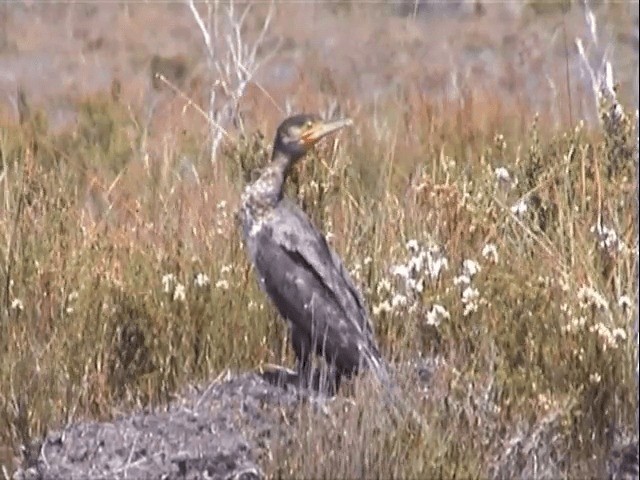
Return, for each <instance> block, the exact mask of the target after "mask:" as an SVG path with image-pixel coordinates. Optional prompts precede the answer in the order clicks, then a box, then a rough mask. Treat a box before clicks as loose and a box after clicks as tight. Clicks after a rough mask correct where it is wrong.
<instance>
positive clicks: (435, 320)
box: [427, 303, 451, 327]
mask: <svg viewBox="0 0 640 480" xmlns="http://www.w3.org/2000/svg"><path fill="white" fill-rule="evenodd" d="M449 318H451V315H449V312H448V311H447V309H446V308H444V307H443V306H442V305H438V304H437V303H436V304H434V305H433V307H431V310H429V312H428V313H427V325H433V326H434V327H437V326H438V325H440V323H441V322H442V321H443V320H449Z"/></svg>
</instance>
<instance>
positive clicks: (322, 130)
mask: <svg viewBox="0 0 640 480" xmlns="http://www.w3.org/2000/svg"><path fill="white" fill-rule="evenodd" d="M349 125H353V120H351V119H350V118H345V119H342V120H336V121H334V122H318V123H317V124H315V125H314V126H313V127H311V128H310V129H309V130H307V131H306V132H304V133H303V134H302V138H301V140H302V143H304V144H305V145H308V146H311V145H313V144H315V143H316V142H317V141H318V140H320V139H321V138H323V137H326V136H327V135H329V134H330V133H333V132H336V131H338V130H340V129H341V128H344V127H348V126H349Z"/></svg>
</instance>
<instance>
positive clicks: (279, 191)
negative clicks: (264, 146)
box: [250, 151, 295, 209]
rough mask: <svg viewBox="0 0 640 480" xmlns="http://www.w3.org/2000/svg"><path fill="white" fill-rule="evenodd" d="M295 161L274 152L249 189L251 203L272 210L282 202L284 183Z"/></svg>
mask: <svg viewBox="0 0 640 480" xmlns="http://www.w3.org/2000/svg"><path fill="white" fill-rule="evenodd" d="M294 161H295V159H293V158H291V157H290V156H287V155H285V154H283V153H280V152H278V151H275V152H274V153H273V156H272V158H271V162H269V164H268V165H267V166H266V167H265V168H264V170H263V171H262V173H261V175H260V177H259V178H258V180H257V181H256V182H255V183H254V184H253V185H252V186H251V187H250V190H251V193H252V196H253V202H255V203H257V204H260V205H261V207H262V208H264V209H270V208H274V207H275V206H276V205H277V204H278V203H279V202H280V200H282V196H283V190H284V182H285V181H286V180H287V176H288V175H289V172H290V171H291V167H292V165H293V163H294Z"/></svg>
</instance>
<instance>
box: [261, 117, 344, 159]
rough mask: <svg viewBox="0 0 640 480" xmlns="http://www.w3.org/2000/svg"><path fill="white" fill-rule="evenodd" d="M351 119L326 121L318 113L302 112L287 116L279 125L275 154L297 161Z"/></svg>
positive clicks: (274, 148)
mask: <svg viewBox="0 0 640 480" xmlns="http://www.w3.org/2000/svg"><path fill="white" fill-rule="evenodd" d="M352 123H353V122H352V121H351V119H348V118H347V119H343V120H334V121H324V120H322V119H321V118H320V117H319V116H318V115H313V114H309V115H308V114H300V115H294V116H293V117H289V118H287V119H286V120H285V121H283V122H282V123H281V124H280V126H279V127H278V131H277V133H276V139H275V143H274V147H273V150H274V155H275V154H284V155H285V156H286V157H287V158H289V159H290V160H291V161H293V162H295V161H296V160H298V159H300V158H301V157H302V156H303V155H304V154H305V153H307V152H308V151H309V150H310V149H311V147H313V146H314V145H315V144H316V143H318V141H319V140H320V139H322V138H324V137H326V136H327V135H329V134H330V133H333V132H336V131H338V130H340V129H341V128H344V127H346V126H348V125H351V124H352Z"/></svg>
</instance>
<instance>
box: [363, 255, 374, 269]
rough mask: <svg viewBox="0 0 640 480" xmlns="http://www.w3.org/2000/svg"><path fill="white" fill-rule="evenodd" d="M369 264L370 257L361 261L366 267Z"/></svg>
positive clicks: (371, 260)
mask: <svg viewBox="0 0 640 480" xmlns="http://www.w3.org/2000/svg"><path fill="white" fill-rule="evenodd" d="M371 262H373V258H371V257H365V259H364V260H363V261H362V264H363V265H364V266H365V267H366V266H367V265H369V264H370V263H371Z"/></svg>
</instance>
